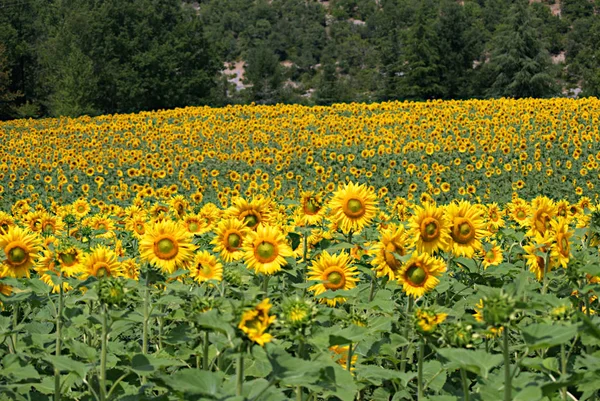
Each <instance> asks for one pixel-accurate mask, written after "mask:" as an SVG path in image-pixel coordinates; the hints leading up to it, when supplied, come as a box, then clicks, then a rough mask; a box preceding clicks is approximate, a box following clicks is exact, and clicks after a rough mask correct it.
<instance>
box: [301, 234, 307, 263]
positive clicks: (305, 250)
mask: <svg viewBox="0 0 600 401" xmlns="http://www.w3.org/2000/svg"><path fill="white" fill-rule="evenodd" d="M303 245H304V249H303V250H302V251H303V252H302V260H303V261H304V263H308V261H307V260H306V258H307V257H308V232H306V231H305V232H304V244H303Z"/></svg>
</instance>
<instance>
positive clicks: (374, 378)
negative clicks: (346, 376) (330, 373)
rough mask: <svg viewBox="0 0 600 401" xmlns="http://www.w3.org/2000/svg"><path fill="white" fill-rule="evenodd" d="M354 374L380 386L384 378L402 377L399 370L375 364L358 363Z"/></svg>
mask: <svg viewBox="0 0 600 401" xmlns="http://www.w3.org/2000/svg"><path fill="white" fill-rule="evenodd" d="M356 376H357V377H359V378H361V379H363V380H367V381H369V382H370V383H371V384H374V385H375V386H381V384H382V383H383V381H384V380H393V379H403V375H402V373H401V372H400V371H397V370H390V369H385V368H382V367H381V366H376V365H358V366H357V367H356Z"/></svg>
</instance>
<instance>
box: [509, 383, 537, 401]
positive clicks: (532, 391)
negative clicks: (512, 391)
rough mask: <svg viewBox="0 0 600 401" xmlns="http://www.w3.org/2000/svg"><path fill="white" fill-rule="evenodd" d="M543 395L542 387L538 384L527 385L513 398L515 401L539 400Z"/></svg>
mask: <svg viewBox="0 0 600 401" xmlns="http://www.w3.org/2000/svg"><path fill="white" fill-rule="evenodd" d="M542 397H543V395H542V389H541V388H540V387H538V386H536V385H532V386H527V387H525V388H524V389H523V390H521V391H519V392H518V393H517V394H516V395H515V396H514V398H513V401H538V400H541V399H542Z"/></svg>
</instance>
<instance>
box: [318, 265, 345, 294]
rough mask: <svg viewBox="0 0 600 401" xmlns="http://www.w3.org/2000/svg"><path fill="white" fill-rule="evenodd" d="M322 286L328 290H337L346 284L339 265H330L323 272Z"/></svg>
mask: <svg viewBox="0 0 600 401" xmlns="http://www.w3.org/2000/svg"><path fill="white" fill-rule="evenodd" d="M323 277H324V278H325V280H324V281H325V282H324V283H323V286H324V287H325V288H327V289H329V290H333V291H335V290H339V289H340V288H344V286H345V285H346V275H345V274H344V272H343V271H342V270H340V268H339V267H330V268H329V269H327V270H325V271H324V272H323Z"/></svg>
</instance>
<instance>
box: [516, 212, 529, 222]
mask: <svg viewBox="0 0 600 401" xmlns="http://www.w3.org/2000/svg"><path fill="white" fill-rule="evenodd" d="M525 217H527V215H526V214H525V212H524V211H523V210H519V211H518V212H517V218H518V219H520V220H522V219H524V218H525Z"/></svg>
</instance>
